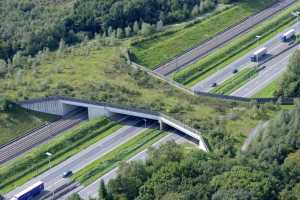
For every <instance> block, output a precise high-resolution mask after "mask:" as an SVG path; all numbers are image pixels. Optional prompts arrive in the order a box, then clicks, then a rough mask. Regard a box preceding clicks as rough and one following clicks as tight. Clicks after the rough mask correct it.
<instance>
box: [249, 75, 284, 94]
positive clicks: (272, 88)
mask: <svg viewBox="0 0 300 200" xmlns="http://www.w3.org/2000/svg"><path fill="white" fill-rule="evenodd" d="M281 79H282V76H280V77H279V78H277V79H275V80H274V81H272V82H271V83H270V84H269V85H267V86H266V87H265V88H263V89H262V90H261V91H259V92H258V93H256V94H255V95H254V96H253V97H256V98H268V97H274V92H275V91H276V90H277V88H278V86H279V83H280V81H281Z"/></svg>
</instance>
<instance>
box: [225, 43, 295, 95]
mask: <svg viewBox="0 0 300 200" xmlns="http://www.w3.org/2000/svg"><path fill="white" fill-rule="evenodd" d="M299 48H300V45H297V46H295V47H294V48H292V49H290V50H289V51H287V52H285V53H283V54H281V55H279V56H278V57H276V58H274V59H272V60H270V61H268V62H266V63H264V66H265V68H264V69H263V70H262V71H260V72H259V73H258V75H257V77H255V78H254V79H252V80H250V81H249V82H247V83H246V84H245V85H243V86H242V87H241V88H239V89H238V90H236V91H235V92H233V93H232V94H231V95H233V96H240V97H252V96H253V95H255V94H256V93H258V92H259V91H261V90H262V89H263V88H265V87H266V86H267V85H269V84H270V83H271V82H272V81H273V80H275V79H277V78H278V77H279V76H280V75H282V74H283V73H284V72H285V71H286V70H287V66H288V60H289V57H290V55H292V54H293V52H294V51H295V50H296V49H299Z"/></svg>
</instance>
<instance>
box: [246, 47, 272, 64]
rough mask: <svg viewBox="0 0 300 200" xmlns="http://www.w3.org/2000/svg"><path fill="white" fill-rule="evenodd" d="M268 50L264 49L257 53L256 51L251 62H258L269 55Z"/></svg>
mask: <svg viewBox="0 0 300 200" xmlns="http://www.w3.org/2000/svg"><path fill="white" fill-rule="evenodd" d="M267 52H268V50H267V48H266V47H263V48H261V49H259V50H257V51H255V52H254V53H253V54H252V56H251V57H250V60H251V61H252V62H258V61H259V60H260V59H261V58H263V57H264V56H265V55H266V54H267Z"/></svg>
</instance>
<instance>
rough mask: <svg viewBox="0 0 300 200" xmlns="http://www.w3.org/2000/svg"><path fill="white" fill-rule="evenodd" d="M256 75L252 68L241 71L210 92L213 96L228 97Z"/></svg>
mask: <svg viewBox="0 0 300 200" xmlns="http://www.w3.org/2000/svg"><path fill="white" fill-rule="evenodd" d="M256 75H257V71H256V70H255V69H254V68H246V69H243V70H242V71H240V72H238V73H237V74H235V75H234V76H232V77H231V78H229V79H228V80H226V81H225V82H224V83H222V84H221V85H219V86H217V87H216V88H214V89H213V90H211V92H212V93H215V94H224V95H230V94H231V93H232V92H234V91H235V90H237V89H239V88H240V87H241V86H242V85H244V84H245V83H246V82H248V81H249V80H251V79H252V78H254V77H255V76H256Z"/></svg>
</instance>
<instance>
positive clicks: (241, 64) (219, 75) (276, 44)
mask: <svg viewBox="0 0 300 200" xmlns="http://www.w3.org/2000/svg"><path fill="white" fill-rule="evenodd" d="M292 28H294V29H297V32H298V33H299V32H300V23H299V24H295V25H293V26H292V27H290V28H288V29H286V30H285V31H284V32H286V31H288V30H290V29H292ZM281 35H282V33H280V34H278V35H276V36H275V37H274V38H272V39H271V40H269V41H268V42H266V43H264V44H263V45H260V46H259V47H258V48H256V49H254V50H253V51H251V52H249V53H248V54H246V55H245V56H243V57H242V58H240V59H238V60H236V61H235V62H233V63H231V64H230V65H228V66H226V67H225V68H223V69H221V70H219V71H217V72H216V73H214V74H213V75H211V76H209V77H208V78H206V79H204V80H202V81H200V82H198V83H197V84H196V85H194V86H193V87H192V90H193V91H201V92H209V91H210V90H212V89H213V87H212V85H213V84H214V83H217V84H218V85H220V84H222V83H223V82H224V81H226V80H227V79H229V78H230V77H232V76H233V75H234V74H233V71H234V70H235V69H237V70H238V71H241V70H242V69H244V68H246V67H254V66H256V65H257V64H256V63H254V62H251V61H250V56H251V55H252V54H253V52H255V51H256V50H258V49H260V48H262V47H266V48H267V49H268V56H271V55H277V54H279V53H280V52H282V51H283V50H285V49H287V48H289V47H290V46H291V45H293V44H292V43H284V42H281V40H280V36H281ZM268 56H267V57H268ZM262 61H263V60H262ZM262 61H261V62H262Z"/></svg>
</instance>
